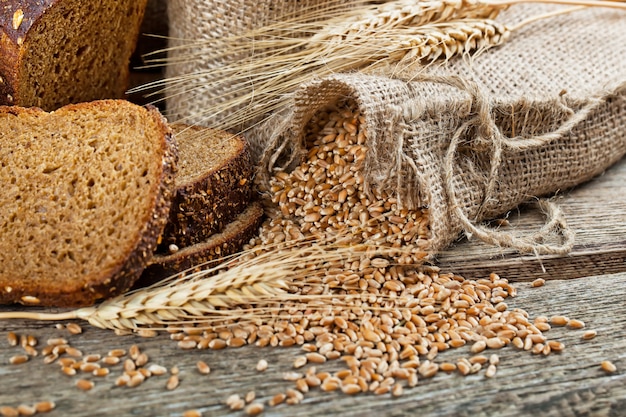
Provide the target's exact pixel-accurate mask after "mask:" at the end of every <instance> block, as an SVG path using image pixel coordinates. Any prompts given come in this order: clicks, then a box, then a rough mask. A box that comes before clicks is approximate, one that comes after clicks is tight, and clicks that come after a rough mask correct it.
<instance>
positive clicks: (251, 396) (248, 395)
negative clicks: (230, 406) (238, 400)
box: [244, 391, 256, 403]
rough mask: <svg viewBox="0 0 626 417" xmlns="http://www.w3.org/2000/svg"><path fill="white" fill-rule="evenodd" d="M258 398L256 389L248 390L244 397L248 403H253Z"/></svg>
mask: <svg viewBox="0 0 626 417" xmlns="http://www.w3.org/2000/svg"><path fill="white" fill-rule="evenodd" d="M255 398H256V393H255V392H254V391H248V392H247V393H246V396H245V397H244V401H245V402H246V403H251V402H252V401H254V399H255Z"/></svg>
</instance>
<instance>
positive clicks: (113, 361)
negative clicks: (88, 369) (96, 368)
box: [102, 356, 121, 365]
mask: <svg viewBox="0 0 626 417" xmlns="http://www.w3.org/2000/svg"><path fill="white" fill-rule="evenodd" d="M120 362H121V359H120V358H118V357H117V356H105V357H104V358H102V363H104V364H105V365H117V364H118V363H120Z"/></svg>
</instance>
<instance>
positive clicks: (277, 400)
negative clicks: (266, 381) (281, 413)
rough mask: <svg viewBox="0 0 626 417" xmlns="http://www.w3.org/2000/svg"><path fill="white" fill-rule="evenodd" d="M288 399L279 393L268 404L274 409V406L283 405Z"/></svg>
mask: <svg viewBox="0 0 626 417" xmlns="http://www.w3.org/2000/svg"><path fill="white" fill-rule="evenodd" d="M286 398H287V395H285V394H283V393H279V394H276V395H274V396H273V397H272V398H270V400H269V401H268V402H267V403H268V405H269V406H270V407H274V406H277V405H278V404H282V403H283V402H284V401H285V399H286Z"/></svg>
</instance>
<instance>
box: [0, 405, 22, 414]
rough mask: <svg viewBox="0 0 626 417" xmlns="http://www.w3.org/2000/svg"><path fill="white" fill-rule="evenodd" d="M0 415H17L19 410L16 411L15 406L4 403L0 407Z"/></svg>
mask: <svg viewBox="0 0 626 417" xmlns="http://www.w3.org/2000/svg"><path fill="white" fill-rule="evenodd" d="M0 415H1V416H3V417H19V415H20V412H19V411H17V408H14V407H9V406H6V405H5V406H2V407H0Z"/></svg>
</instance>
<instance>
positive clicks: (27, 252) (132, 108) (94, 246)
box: [0, 100, 177, 307]
mask: <svg viewBox="0 0 626 417" xmlns="http://www.w3.org/2000/svg"><path fill="white" fill-rule="evenodd" d="M176 157H177V155H176V146H175V143H174V140H173V136H172V134H171V130H170V129H169V127H168V126H167V124H166V122H165V120H164V118H163V117H162V116H161V114H160V113H159V112H158V111H157V110H156V109H155V108H145V107H141V106H137V105H135V104H131V103H129V102H127V101H124V100H102V101H94V102H90V103H82V104H75V105H68V106H65V107H62V108H60V109H58V110H56V111H54V112H50V113H46V112H44V111H42V110H40V109H36V108H21V107H15V106H13V107H8V106H0V181H1V183H2V193H1V194H0V303H15V302H17V303H24V304H37V305H51V306H59V307H63V306H85V305H90V304H93V303H94V302H96V301H97V300H100V299H104V298H107V297H111V296H113V295H116V294H119V293H122V292H124V291H126V290H127V289H129V288H130V287H131V286H132V284H133V283H134V282H135V281H136V279H137V278H138V277H139V276H140V275H141V273H142V271H143V270H144V268H145V267H146V265H147V264H148V263H149V261H150V259H151V258H152V254H153V252H154V251H155V249H156V247H157V243H158V240H159V238H160V236H161V234H162V232H163V229H164V227H165V223H166V222H167V219H168V212H169V207H170V204H171V201H172V199H173V195H174V192H175V184H174V178H175V168H176Z"/></svg>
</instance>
